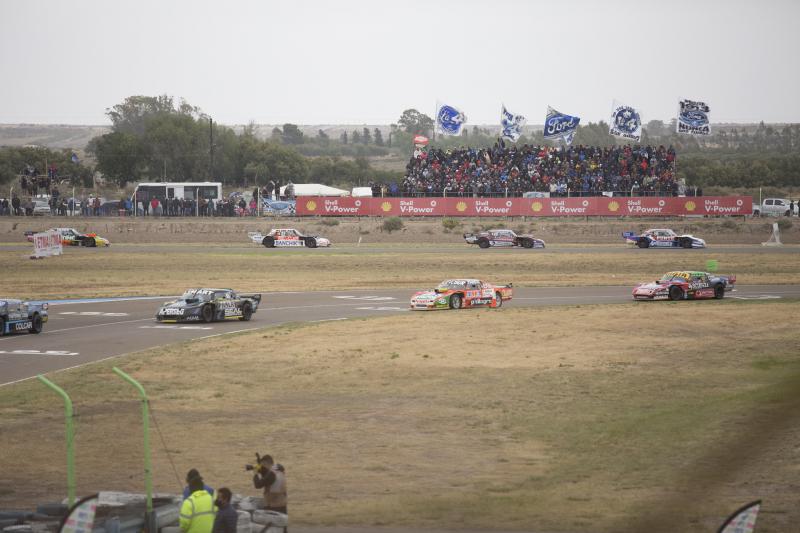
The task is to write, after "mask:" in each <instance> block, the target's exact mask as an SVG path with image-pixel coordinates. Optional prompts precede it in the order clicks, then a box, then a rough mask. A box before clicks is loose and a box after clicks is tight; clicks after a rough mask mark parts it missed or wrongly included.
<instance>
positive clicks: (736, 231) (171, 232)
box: [0, 217, 800, 245]
mask: <svg viewBox="0 0 800 533" xmlns="http://www.w3.org/2000/svg"><path fill="white" fill-rule="evenodd" d="M451 220H455V221H456V222H457V224H456V226H455V228H454V229H452V230H446V229H445V227H444V225H443V224H442V219H439V218H437V219H408V220H405V219H404V220H403V229H402V230H400V231H396V232H392V233H389V232H386V231H383V230H382V229H381V225H382V223H383V219H380V218H366V217H365V218H361V219H353V218H342V219H338V218H279V219H251V218H236V219H218V218H199V219H191V218H189V219H186V218H166V217H165V218H161V219H156V218H152V217H149V218H141V217H140V218H136V219H134V218H117V217H103V218H88V219H87V218H81V217H62V218H58V217H33V218H10V217H9V218H6V217H3V218H2V219H0V242H24V241H25V236H24V232H25V231H28V230H31V231H42V230H45V229H48V228H50V227H54V226H70V227H74V228H76V229H77V230H79V231H83V232H87V231H92V232H95V233H98V234H100V235H101V236H104V237H107V238H109V239H110V240H111V242H112V243H213V244H230V243H247V242H249V240H248V239H247V232H248V231H255V230H260V231H268V230H270V229H271V228H275V227H293V228H297V229H299V230H301V231H303V232H304V233H309V234H312V235H322V236H325V237H328V238H330V239H331V240H332V242H333V243H334V244H337V243H339V244H342V243H357V242H359V239H360V240H361V242H362V243H364V244H370V243H378V244H386V243H410V242H411V243H434V244H445V243H452V244H463V242H464V240H463V238H462V234H463V233H464V232H474V231H480V230H481V229H489V228H500V227H505V228H510V229H513V230H515V231H517V232H518V233H533V234H534V235H536V236H537V237H540V238H542V239H544V240H545V241H547V242H548V243H549V244H568V243H578V244H587V243H593V244H620V245H621V244H622V242H623V241H622V232H624V231H642V230H646V229H648V228H653V227H668V228H672V229H674V230H675V231H676V232H679V233H690V234H694V235H696V236H698V237H701V238H704V239H706V241H707V242H708V243H709V244H710V245H714V244H760V243H761V242H764V241H766V240H767V239H768V238H769V236H770V234H771V233H772V223H773V222H775V221H776V220H777V219H767V218H765V219H747V220H743V219H741V218H716V219H704V218H697V219H681V220H664V219H645V220H642V219H628V220H619V219H609V220H597V219H589V220H583V219H533V218H528V219H522V218H516V219H513V220H511V219H478V218H463V219H451ZM784 224H787V222H784ZM781 238H782V240H783V242H784V243H787V244H799V243H800V222H797V220H795V221H794V222H793V223H792V225H791V227H785V228H784V229H782V230H781Z"/></svg>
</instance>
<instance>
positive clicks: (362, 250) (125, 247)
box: [0, 240, 800, 255]
mask: <svg viewBox="0 0 800 533" xmlns="http://www.w3.org/2000/svg"><path fill="white" fill-rule="evenodd" d="M32 250H33V247H32V245H31V244H16V243H12V244H9V243H0V252H21V253H23V254H30V253H32ZM64 250H65V252H66V253H88V254H95V253H99V254H103V253H114V254H116V253H131V252H136V253H158V254H160V253H164V252H165V251H169V253H186V254H192V253H202V254H208V253H209V252H215V251H225V252H233V253H264V254H276V253H277V254H280V253H313V254H382V253H436V254H438V253H442V252H447V253H465V254H469V253H478V254H504V253H505V254H507V253H523V254H599V253H604V254H605V253H615V254H649V253H661V254H663V253H667V254H668V253H677V254H681V253H684V254H691V253H701V252H706V253H713V254H759V255H770V254H798V255H800V246H797V245H785V246H761V245H758V244H751V245H741V244H735V245H718V246H713V245H712V246H708V247H707V248H696V249H691V250H684V249H682V248H660V249H646V250H642V249H639V248H636V247H635V246H631V245H626V244H624V243H623V242H622V241H621V240H620V243H619V244H571V245H570V244H567V245H564V244H550V245H547V247H546V248H544V249H535V250H526V249H524V248H491V249H489V250H482V249H480V248H478V247H477V246H474V245H468V244H463V243H448V244H441V245H438V246H437V245H430V244H419V243H404V244H396V245H388V246H387V245H380V244H365V245H363V246H358V245H357V244H351V243H347V244H334V245H333V246H331V247H330V248H315V249H313V250H311V249H307V248H296V249H286V248H284V249H278V248H265V247H263V246H261V245H258V244H247V243H242V244H239V243H236V244H218V243H206V244H202V243H198V244H179V245H169V244H155V245H153V244H139V243H136V244H134V243H124V244H117V245H114V244H112V245H111V246H109V247H108V248H80V247H64Z"/></svg>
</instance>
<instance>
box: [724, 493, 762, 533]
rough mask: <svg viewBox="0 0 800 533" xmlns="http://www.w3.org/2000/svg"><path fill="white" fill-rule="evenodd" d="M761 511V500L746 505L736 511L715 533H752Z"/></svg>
mask: <svg viewBox="0 0 800 533" xmlns="http://www.w3.org/2000/svg"><path fill="white" fill-rule="evenodd" d="M760 509H761V500H757V501H754V502H753V503H748V504H747V505H745V506H744V507H741V508H740V509H737V510H736V512H734V513H733V514H732V515H731V516H730V517H729V518H728V519H727V520H726V521H725V523H724V524H722V526H721V527H720V528H719V530H718V532H717V533H753V531H754V530H755V528H756V518H758V511H759V510H760Z"/></svg>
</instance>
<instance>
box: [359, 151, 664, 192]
mask: <svg viewBox="0 0 800 533" xmlns="http://www.w3.org/2000/svg"><path fill="white" fill-rule="evenodd" d="M529 191H541V192H547V191H549V192H550V193H551V195H552V196H567V195H571V196H574V195H577V196H599V195H601V194H602V193H603V192H608V191H614V192H616V193H617V194H630V193H631V191H638V193H639V194H642V195H649V196H672V195H674V194H677V192H678V184H677V182H676V181H675V150H674V149H673V148H672V147H671V146H670V147H669V148H665V147H664V146H658V147H653V146H638V145H636V146H612V147H597V146H583V145H578V146H569V147H550V146H532V145H527V144H526V145H523V146H506V145H505V144H504V143H502V142H499V143H496V144H495V145H494V146H493V147H492V148H480V149H477V148H460V149H456V150H447V151H444V150H439V149H433V150H430V151H428V152H422V151H420V152H418V153H417V152H415V155H414V157H412V158H411V160H410V161H409V163H408V165H407V166H406V173H405V177H404V179H403V182H402V184H401V185H400V187H399V191H397V192H399V193H402V194H403V195H407V196H419V195H422V196H440V195H442V194H447V195H448V196H453V195H455V196H506V195H508V196H522V194H523V193H525V192H529ZM389 192H390V194H394V193H393V192H392V186H391V184H390V186H389ZM373 194H374V192H373Z"/></svg>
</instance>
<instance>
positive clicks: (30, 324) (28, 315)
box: [0, 299, 47, 335]
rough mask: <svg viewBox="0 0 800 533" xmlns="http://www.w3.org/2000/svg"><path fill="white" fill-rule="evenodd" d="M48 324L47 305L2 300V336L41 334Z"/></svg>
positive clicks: (0, 322)
mask: <svg viewBox="0 0 800 533" xmlns="http://www.w3.org/2000/svg"><path fill="white" fill-rule="evenodd" d="M45 322H47V304H46V303H31V302H23V301H22V300H12V299H0V335H6V334H7V333H20V332H23V331H28V332H30V333H41V332H42V327H43V325H44V323H45Z"/></svg>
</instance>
